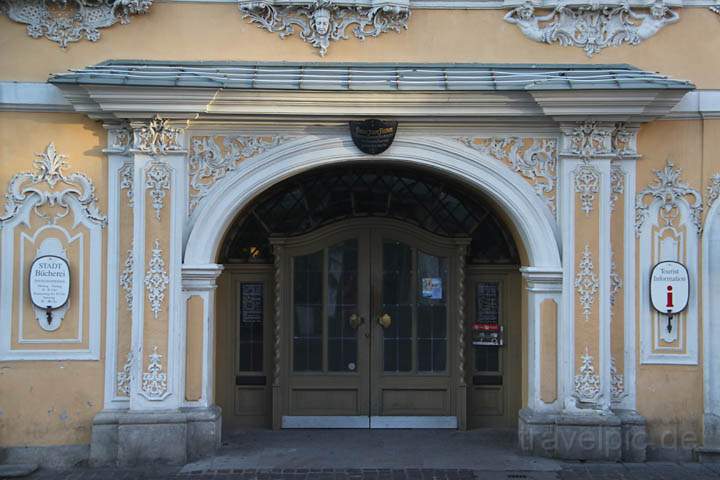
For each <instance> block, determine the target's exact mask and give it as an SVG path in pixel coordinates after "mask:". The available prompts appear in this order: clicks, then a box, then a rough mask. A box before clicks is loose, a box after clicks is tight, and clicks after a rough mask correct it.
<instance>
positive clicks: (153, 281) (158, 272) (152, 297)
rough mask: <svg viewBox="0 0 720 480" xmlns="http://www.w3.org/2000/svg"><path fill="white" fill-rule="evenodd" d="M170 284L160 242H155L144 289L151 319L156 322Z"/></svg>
mask: <svg viewBox="0 0 720 480" xmlns="http://www.w3.org/2000/svg"><path fill="white" fill-rule="evenodd" d="M169 283H170V277H168V275H167V272H166V271H165V261H164V260H163V257H162V249H161V248H160V240H155V245H154V246H153V249H152V254H151V256H150V263H149V264H148V269H147V272H146V274H145V288H146V290H147V300H148V303H150V309H151V310H152V313H153V318H155V319H156V320H157V318H158V315H159V314H160V309H161V308H162V304H163V302H164V301H165V289H166V288H167V286H168V284H169Z"/></svg>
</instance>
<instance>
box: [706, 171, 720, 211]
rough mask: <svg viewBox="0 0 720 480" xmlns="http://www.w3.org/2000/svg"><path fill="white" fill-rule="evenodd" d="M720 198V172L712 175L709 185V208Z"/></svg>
mask: <svg viewBox="0 0 720 480" xmlns="http://www.w3.org/2000/svg"><path fill="white" fill-rule="evenodd" d="M718 198H720V173H716V174H715V175H713V176H712V177H710V184H709V185H708V187H707V202H706V204H707V208H708V210H709V209H710V207H712V206H713V204H714V203H715V200H717V199H718Z"/></svg>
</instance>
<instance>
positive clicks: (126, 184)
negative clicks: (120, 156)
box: [118, 161, 135, 208]
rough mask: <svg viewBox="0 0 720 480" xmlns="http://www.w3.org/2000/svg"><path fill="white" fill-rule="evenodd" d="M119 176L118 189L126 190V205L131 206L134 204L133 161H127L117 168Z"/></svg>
mask: <svg viewBox="0 0 720 480" xmlns="http://www.w3.org/2000/svg"><path fill="white" fill-rule="evenodd" d="M118 175H119V176H120V190H127V193H126V195H127V200H128V207H130V208H133V207H134V206H135V193H134V186H133V185H134V178H135V167H134V165H133V162H131V161H128V162H125V163H123V165H122V167H120V170H118Z"/></svg>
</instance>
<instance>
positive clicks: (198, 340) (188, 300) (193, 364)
mask: <svg viewBox="0 0 720 480" xmlns="http://www.w3.org/2000/svg"><path fill="white" fill-rule="evenodd" d="M222 270H223V266H222V265H218V264H207V265H183V268H182V290H183V300H184V301H183V304H184V306H185V312H184V315H183V319H184V325H183V329H182V330H183V331H184V332H185V348H184V352H185V358H184V363H183V375H182V378H183V383H184V393H185V394H184V400H183V404H184V405H185V406H186V407H209V406H211V405H212V404H213V403H214V392H215V386H214V378H215V376H214V374H213V372H214V371H215V348H214V347H215V319H214V316H215V289H216V288H217V278H218V276H219V275H220V274H221V273H222Z"/></svg>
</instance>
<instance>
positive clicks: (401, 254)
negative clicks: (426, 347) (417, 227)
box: [381, 241, 413, 372]
mask: <svg viewBox="0 0 720 480" xmlns="http://www.w3.org/2000/svg"><path fill="white" fill-rule="evenodd" d="M382 257H383V259H382V309H381V311H382V312H383V313H385V314H388V315H390V317H391V319H392V320H391V322H392V323H391V324H390V326H389V327H388V328H386V329H385V331H384V335H383V370H384V371H386V372H409V371H411V370H412V338H413V328H412V326H413V325H412V324H413V322H412V310H413V298H412V268H413V266H412V250H411V249H410V247H409V246H407V245H405V244H404V243H400V242H394V241H385V242H383V255H382Z"/></svg>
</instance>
